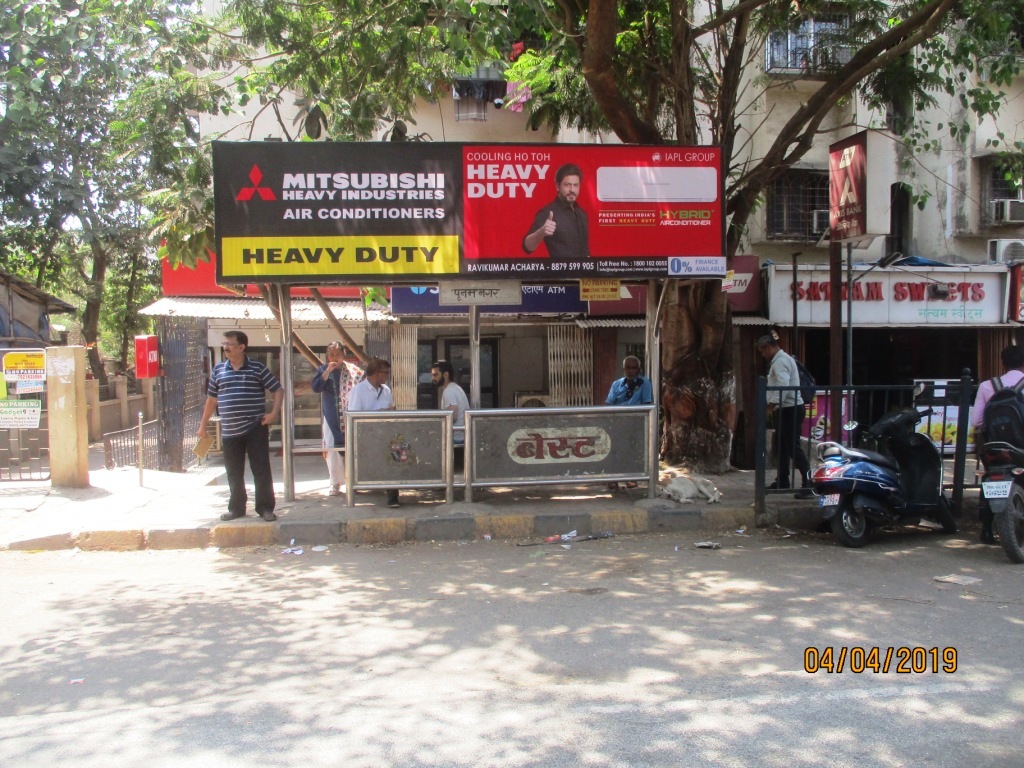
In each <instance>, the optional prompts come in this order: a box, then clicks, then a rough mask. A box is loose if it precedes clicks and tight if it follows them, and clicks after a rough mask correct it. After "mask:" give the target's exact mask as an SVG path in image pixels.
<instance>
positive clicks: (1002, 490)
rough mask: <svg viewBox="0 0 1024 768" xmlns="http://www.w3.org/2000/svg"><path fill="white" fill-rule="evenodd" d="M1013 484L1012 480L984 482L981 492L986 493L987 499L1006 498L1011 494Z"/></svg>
mask: <svg viewBox="0 0 1024 768" xmlns="http://www.w3.org/2000/svg"><path fill="white" fill-rule="evenodd" d="M1011 485H1013V481H1012V480H1002V481H1000V482H988V483H982V484H981V492H982V493H983V494H984V495H985V498H986V499H1005V498H1008V497H1009V495H1010V486H1011Z"/></svg>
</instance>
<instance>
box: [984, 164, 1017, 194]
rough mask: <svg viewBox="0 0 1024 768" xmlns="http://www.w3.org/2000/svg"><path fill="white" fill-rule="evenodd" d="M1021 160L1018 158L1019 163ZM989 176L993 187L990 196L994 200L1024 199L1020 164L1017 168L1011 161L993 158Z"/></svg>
mask: <svg viewBox="0 0 1024 768" xmlns="http://www.w3.org/2000/svg"><path fill="white" fill-rule="evenodd" d="M1020 161H1021V159H1020V158H1018V163H1019V162H1020ZM989 178H990V182H989V183H990V184H991V189H992V194H991V195H990V198H991V199H992V200H1024V190H1022V187H1021V171H1020V167H1019V165H1018V167H1017V168H1014V167H1013V165H1012V164H1011V163H1005V162H1002V161H1000V160H993V161H992V163H991V169H990V170H989Z"/></svg>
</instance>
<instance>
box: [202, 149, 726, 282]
mask: <svg viewBox="0 0 1024 768" xmlns="http://www.w3.org/2000/svg"><path fill="white" fill-rule="evenodd" d="M213 160H214V197H215V204H216V236H217V251H218V260H217V281H218V282H219V283H246V282H281V283H292V284H311V283H321V282H330V281H332V280H338V281H343V280H355V281H359V282H360V283H362V284H366V283H373V282H387V283H395V282H398V283H401V282H406V283H421V282H423V281H424V280H425V279H431V280H440V279H446V280H447V279H455V278H469V279H474V280H479V279H487V278H495V279H503V280H509V279H513V280H527V279H528V280H537V279H542V280H551V279H555V280H557V279H578V278H598V277H604V278H616V279H647V278H656V277H687V278H694V277H698V278H699V277H705V278H720V277H723V276H724V275H725V230H724V225H723V217H724V209H723V203H722V190H723V181H722V173H721V165H722V161H721V151H720V149H719V148H718V147H649V146H644V147H641V146H605V145H570V144H555V145H545V144H523V145H509V144H500V145H481V144H447V143H413V144H403V143H385V142H380V143H345V142H318V143H313V142H296V143H282V142H215V143H214V148H213Z"/></svg>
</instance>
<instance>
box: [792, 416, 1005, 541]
mask: <svg viewBox="0 0 1024 768" xmlns="http://www.w3.org/2000/svg"><path fill="white" fill-rule="evenodd" d="M932 413H933V412H932V411H918V410H916V409H914V408H904V409H902V410H899V411H894V412H893V413H889V414H887V415H885V416H883V417H882V418H881V419H879V420H878V421H877V422H876V423H875V424H873V425H872V426H871V427H869V428H867V429H866V430H865V431H866V433H867V436H868V437H869V438H872V439H874V441H875V444H876V445H884V446H885V447H886V450H887V454H883V453H879V452H877V451H869V450H865V449H861V448H850V447H847V446H844V445H842V444H840V443H834V442H824V443H820V444H819V445H818V447H817V451H816V454H817V459H818V462H819V463H818V464H817V465H816V466H815V467H814V469H813V471H812V473H811V482H812V485H813V488H814V493H815V494H816V495H817V496H819V499H818V506H819V507H820V508H821V512H822V517H823V519H824V520H825V521H826V522H827V523H828V524H829V525H830V526H831V528H832V533H833V535H834V536H835V537H836V538H837V539H838V540H839V541H840V543H841V544H843V545H844V546H847V547H863V546H864V545H865V544H866V543H867V542H868V539H869V538H870V535H871V530H872V528H875V527H878V526H885V525H915V524H917V523H918V522H920V521H921V519H922V518H927V519H930V520H934V521H935V522H937V523H938V524H939V525H940V526H941V527H942V530H943V532H944V533H956V520H954V519H953V513H952V510H951V507H950V503H949V500H948V499H947V498H946V495H945V494H944V493H943V491H942V455H941V454H940V453H939V451H938V449H937V448H936V447H935V444H934V443H933V442H932V441H931V439H930V438H929V437H928V436H927V435H923V434H921V433H920V432H916V431H915V430H914V428H915V427H916V426H917V425H918V424H919V423H921V420H922V418H924V417H925V416H929V415H931V414H932ZM856 426H857V425H856V424H852V423H851V424H849V425H847V426H846V428H848V429H849V428H856ZM1022 500H1024V489H1022Z"/></svg>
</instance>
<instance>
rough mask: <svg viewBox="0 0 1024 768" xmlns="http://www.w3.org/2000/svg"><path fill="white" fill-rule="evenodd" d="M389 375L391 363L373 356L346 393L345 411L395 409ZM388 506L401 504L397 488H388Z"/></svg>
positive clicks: (393, 506)
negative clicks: (356, 381)
mask: <svg viewBox="0 0 1024 768" xmlns="http://www.w3.org/2000/svg"><path fill="white" fill-rule="evenodd" d="M389 376H391V363H389V362H388V361H387V360H381V359H380V358H379V357H375V358H373V359H372V360H370V362H369V364H368V365H367V366H366V375H365V376H364V377H363V380H362V381H360V382H359V383H358V384H356V385H355V386H354V387H352V391H351V392H349V394H348V404H347V405H346V408H345V410H347V411H391V410H394V409H395V400H394V398H393V397H392V395H391V387H389V386H388V385H387V380H388V377H389ZM388 506H389V507H392V508H395V507H398V506H401V505H400V504H399V502H398V489H397V488H389V489H388Z"/></svg>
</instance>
